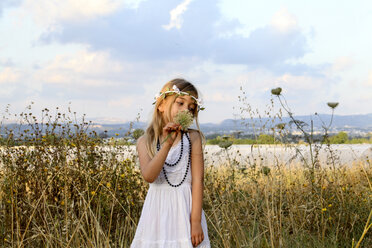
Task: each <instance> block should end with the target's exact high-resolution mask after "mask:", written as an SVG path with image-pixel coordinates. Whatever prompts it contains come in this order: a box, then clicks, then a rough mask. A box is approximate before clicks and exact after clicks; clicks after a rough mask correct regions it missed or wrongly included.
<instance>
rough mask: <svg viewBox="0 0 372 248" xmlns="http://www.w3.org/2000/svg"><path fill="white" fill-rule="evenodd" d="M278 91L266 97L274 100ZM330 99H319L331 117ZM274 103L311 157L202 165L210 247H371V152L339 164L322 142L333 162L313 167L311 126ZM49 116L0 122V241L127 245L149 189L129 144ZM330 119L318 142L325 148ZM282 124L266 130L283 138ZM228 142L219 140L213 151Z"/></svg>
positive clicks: (314, 150) (36, 244)
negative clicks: (19, 125)
mask: <svg viewBox="0 0 372 248" xmlns="http://www.w3.org/2000/svg"><path fill="white" fill-rule="evenodd" d="M280 91H281V88H277V89H273V90H272V94H274V95H276V96H278V98H279V101H280V102H281V103H282V100H281V94H280ZM241 99H243V100H242V101H243V105H244V106H248V107H246V108H243V109H242V113H244V111H247V112H249V113H250V112H251V108H250V106H249V105H248V103H246V100H245V99H246V97H243V98H241ZM271 102H272V104H273V100H272V101H271ZM337 105H338V103H328V106H329V107H331V108H332V116H333V111H334V109H335V107H336V106H337ZM282 106H283V107H284V109H285V110H286V111H287V112H288V113H289V115H290V117H291V118H292V121H293V123H294V124H295V125H296V127H297V129H299V130H301V131H302V132H303V133H304V140H305V142H306V143H307V144H308V148H309V152H310V153H309V154H310V155H311V156H310V159H303V160H299V161H303V163H302V162H301V164H298V165H297V166H293V167H290V168H289V167H288V166H286V164H285V163H283V162H281V161H278V160H277V159H272V162H271V163H270V164H269V165H260V163H259V162H260V161H261V160H262V159H263V158H262V157H260V156H261V155H260V156H258V157H256V158H255V159H253V160H249V162H247V163H239V162H237V160H235V159H230V158H234V157H235V156H234V155H233V154H232V155H231V156H227V158H228V163H226V164H217V163H218V162H211V163H206V164H205V180H204V185H205V188H204V198H203V199H204V202H203V209H204V210H205V214H206V218H207V224H208V234H209V238H210V240H211V243H212V247H226V248H227V247H228V248H230V247H353V248H354V247H355V248H357V247H372V235H371V230H370V228H371V227H372V224H371V223H372V185H371V181H372V166H371V160H370V158H369V159H368V158H367V159H363V160H361V161H354V163H353V165H352V166H345V167H344V166H341V165H340V163H339V162H338V160H337V156H336V155H335V153H334V152H332V150H331V147H330V146H328V148H329V152H330V154H331V158H330V164H332V165H333V166H327V165H326V164H324V165H323V164H321V163H320V162H319V160H318V159H317V158H318V151H319V150H318V149H317V148H316V147H317V146H314V141H315V140H314V138H313V135H312V133H310V134H308V133H306V132H305V131H304V130H303V127H304V123H303V122H301V121H298V120H295V119H294V118H293V116H292V113H291V112H290V111H289V109H288V107H287V106H286V105H284V104H282ZM29 109H31V108H29ZM272 109H273V106H272V107H269V110H268V111H267V113H272V112H273V110H272ZM43 112H44V110H43ZM48 113H49V110H48V109H45V112H44V114H43V117H42V121H41V122H42V123H41V124H40V123H38V121H37V119H36V117H34V116H32V113H21V114H20V116H21V117H22V118H23V120H22V121H23V123H28V124H29V129H25V130H10V129H7V128H4V127H2V126H1V123H0V131H1V130H2V128H4V130H5V133H6V135H5V136H4V137H3V138H2V141H1V144H2V146H1V149H0V247H129V245H130V243H131V241H132V239H133V236H134V233H135V230H136V224H137V223H138V219H139V217H140V214H141V210H142V206H143V202H144V199H145V196H146V193H147V190H148V187H149V185H148V184H147V183H146V182H145V181H144V180H143V178H142V176H141V174H140V171H139V164H138V158H137V155H136V154H135V150H133V149H129V147H127V148H128V149H127V150H125V149H124V150H123V146H117V145H119V144H116V142H115V140H112V141H113V142H110V145H109V146H108V147H105V148H107V149H102V146H103V143H102V140H101V139H100V137H99V136H98V135H97V134H96V133H92V132H90V133H87V127H88V123H86V122H84V117H83V120H82V123H79V122H78V121H77V119H76V115H75V113H74V115H75V116H74V117H70V116H67V117H66V116H65V114H61V113H58V114H57V115H56V116H55V117H54V118H55V119H54V120H53V119H52V117H51V116H50V115H48ZM69 113H71V111H70V110H69ZM278 116H279V117H281V111H279V115H278ZM269 117H271V116H270V114H269ZM44 118H45V120H44ZM274 119H275V115H274ZM43 120H44V121H43ZM331 123H332V120H331ZM331 123H330V124H329V126H328V127H325V135H324V137H323V139H322V140H324V141H325V142H326V143H327V144H328V145H329V143H330V139H329V136H328V134H327V132H328V128H329V127H330V125H331ZM247 125H250V124H249V123H247ZM285 126H286V125H284V124H283V125H276V126H275V127H274V128H272V130H273V131H275V132H276V133H277V135H276V137H278V138H277V139H279V140H280V141H281V142H282V143H283V144H288V142H287V139H286V137H287V136H286V135H285V133H286V132H288V130H287V129H286V128H285ZM269 128H270V127H269ZM126 135H130V134H129V133H128V134H126ZM132 137H133V135H132ZM232 143H233V142H231V140H228V139H223V140H222V141H221V142H220V143H219V146H220V147H221V151H224V150H223V149H225V152H226V151H227V149H229V146H231V144H232ZM19 144H22V145H24V146H18V145H19ZM30 147H33V149H30ZM124 148H125V146H124ZM123 154H125V156H124V157H123ZM221 154H222V155H223V154H226V155H227V154H228V153H224V152H222V153H221ZM238 155H239V154H238ZM240 155H241V154H240ZM296 155H297V153H296ZM300 155H302V154H301V153H299V154H298V156H300ZM263 156H264V154H263ZM302 157H303V156H302ZM303 158H304V157H303ZM214 161H222V159H218V158H216V159H215V160H214ZM219 163H221V162H219Z"/></svg>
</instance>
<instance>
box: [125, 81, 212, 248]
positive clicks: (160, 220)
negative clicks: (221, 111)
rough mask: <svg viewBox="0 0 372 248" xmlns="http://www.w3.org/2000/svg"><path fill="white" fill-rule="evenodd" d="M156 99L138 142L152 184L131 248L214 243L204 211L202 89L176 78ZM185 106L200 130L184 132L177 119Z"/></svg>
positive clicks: (144, 173) (146, 176)
mask: <svg viewBox="0 0 372 248" xmlns="http://www.w3.org/2000/svg"><path fill="white" fill-rule="evenodd" d="M155 99H156V101H155V102H154V104H155V108H154V113H153V117H152V121H151V123H150V125H149V126H148V128H147V130H146V132H145V134H144V135H143V136H141V137H140V138H139V139H138V140H137V152H138V157H139V162H140V169H141V174H142V176H143V178H144V179H145V180H146V181H147V182H149V183H150V187H149V190H148V192H147V195H146V198H145V202H144V204H143V208H142V212H141V217H140V219H139V222H138V226H137V230H136V233H135V236H134V239H133V241H132V244H131V248H141V247H152V248H155V247H159V248H160V247H161V248H166V247H174V248H175V247H187V248H188V247H203V248H204V247H210V242H209V238H208V230H207V222H206V219H205V215H204V210H203V209H202V202H203V187H204V186H203V180H204V179H203V177H204V159H203V149H204V145H205V137H204V135H203V134H202V132H201V131H200V128H199V123H198V119H197V118H198V111H199V110H202V109H203V108H202V106H201V101H200V100H199V98H198V91H197V90H196V88H195V86H194V85H192V84H191V83H189V82H187V81H186V80H184V79H174V80H171V81H169V82H168V83H166V84H165V85H164V86H163V88H162V90H161V92H160V94H158V95H157V96H156V97H155ZM183 110H189V111H190V112H191V113H192V115H193V117H194V119H195V122H196V126H197V128H198V130H192V129H188V131H183V130H182V129H181V126H180V124H176V123H175V122H174V120H173V118H174V117H175V116H176V115H177V113H178V112H179V111H183ZM191 192H192V193H191Z"/></svg>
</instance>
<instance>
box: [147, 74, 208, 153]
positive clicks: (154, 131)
mask: <svg viewBox="0 0 372 248" xmlns="http://www.w3.org/2000/svg"><path fill="white" fill-rule="evenodd" d="M173 85H176V86H177V88H178V89H180V91H183V92H188V93H189V94H190V95H192V96H194V97H196V98H199V94H198V90H197V89H196V88H195V86H194V85H193V84H192V83H190V82H188V81H186V80H185V79H182V78H176V79H173V80H171V81H169V82H167V83H166V84H165V85H164V86H163V88H162V89H161V92H165V91H167V90H169V89H172V88H173ZM177 97H178V95H177V94H173V95H167V96H166V97H165V98H166V99H168V100H167V101H170V104H169V106H168V109H167V110H166V111H164V113H165V115H166V116H165V117H166V118H167V119H168V120H171V116H170V115H171V108H172V105H173V103H174V102H175V101H176V98H177ZM163 101H166V100H165V99H163V97H159V98H158V99H157V100H156V102H155V107H154V112H153V115H152V120H151V122H150V124H149V125H148V127H147V129H146V132H145V138H146V149H147V152H148V154H149V155H150V157H151V158H153V157H154V156H155V153H156V144H157V142H158V140H159V137H160V135H161V134H162V131H163V127H164V126H165V124H166V123H165V122H164V120H163V118H162V113H161V112H160V111H159V110H158V107H159V106H160V104H161V103H162V102H163ZM192 114H193V115H194V120H195V124H196V127H197V128H198V131H199V133H200V135H201V138H202V147H203V150H204V148H205V143H206V141H205V136H204V134H203V133H202V132H201V130H200V127H199V121H198V108H195V109H194V111H193V113H192Z"/></svg>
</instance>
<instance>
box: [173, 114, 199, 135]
mask: <svg viewBox="0 0 372 248" xmlns="http://www.w3.org/2000/svg"><path fill="white" fill-rule="evenodd" d="M193 120H194V117H193V115H192V114H191V113H190V111H188V110H183V111H180V112H178V113H177V115H176V116H175V117H174V121H175V123H177V124H180V125H181V127H182V130H183V131H187V129H188V128H189V127H190V126H191V124H192V122H193Z"/></svg>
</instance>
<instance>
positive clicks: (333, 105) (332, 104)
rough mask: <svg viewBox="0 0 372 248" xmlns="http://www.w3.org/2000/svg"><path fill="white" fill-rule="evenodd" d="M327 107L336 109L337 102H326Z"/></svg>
mask: <svg viewBox="0 0 372 248" xmlns="http://www.w3.org/2000/svg"><path fill="white" fill-rule="evenodd" d="M327 105H328V106H329V107H331V108H333V109H334V108H336V107H337V105H338V102H328V103H327Z"/></svg>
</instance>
